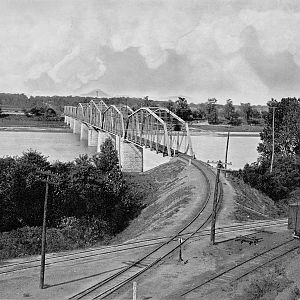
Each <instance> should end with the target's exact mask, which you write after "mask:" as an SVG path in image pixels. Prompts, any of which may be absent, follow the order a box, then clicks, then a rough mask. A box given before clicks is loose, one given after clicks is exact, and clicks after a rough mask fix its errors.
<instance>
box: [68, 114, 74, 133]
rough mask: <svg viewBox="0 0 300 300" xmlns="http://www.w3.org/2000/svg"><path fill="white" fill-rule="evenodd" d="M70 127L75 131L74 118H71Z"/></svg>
mask: <svg viewBox="0 0 300 300" xmlns="http://www.w3.org/2000/svg"><path fill="white" fill-rule="evenodd" d="M69 125H70V128H71V129H72V130H73V127H74V119H73V118H72V117H70V119H69Z"/></svg>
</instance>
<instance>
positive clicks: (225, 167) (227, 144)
mask: <svg viewBox="0 0 300 300" xmlns="http://www.w3.org/2000/svg"><path fill="white" fill-rule="evenodd" d="M229 136H230V131H228V134H227V143H226V152H225V166H224V170H225V171H224V174H225V177H226V176H227V172H226V169H227V156H228V146H229Z"/></svg>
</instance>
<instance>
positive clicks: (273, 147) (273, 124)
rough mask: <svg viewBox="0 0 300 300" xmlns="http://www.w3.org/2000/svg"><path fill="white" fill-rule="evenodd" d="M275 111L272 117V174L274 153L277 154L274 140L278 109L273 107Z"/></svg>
mask: <svg viewBox="0 0 300 300" xmlns="http://www.w3.org/2000/svg"><path fill="white" fill-rule="evenodd" d="M271 108H272V110H273V117H272V157H271V166H270V173H272V171H273V164H274V152H275V138H274V127H275V109H276V107H274V106H272V107H271Z"/></svg>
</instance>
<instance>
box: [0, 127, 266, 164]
mask: <svg viewBox="0 0 300 300" xmlns="http://www.w3.org/2000/svg"><path fill="white" fill-rule="evenodd" d="M191 138H192V144H193V148H194V152H195V155H196V158H197V159H200V160H203V161H207V160H214V161H216V160H219V159H221V160H224V158H225V149H226V139H227V137H226V134H222V133H203V134H201V135H198V136H192V137H191ZM259 141H260V139H259V136H258V134H257V136H247V135H246V134H245V135H243V134H242V135H241V134H239V135H235V134H231V136H230V143H229V152H228V161H229V162H232V165H231V166H230V168H231V169H238V168H242V167H243V166H244V165H245V164H246V163H251V162H254V161H256V159H257V151H256V148H257V145H258V143H259ZM28 149H33V150H37V151H39V152H41V153H42V154H43V155H45V156H47V157H48V159H49V161H55V160H60V161H72V160H74V158H76V157H78V156H79V155H80V154H85V153H86V154H88V155H92V154H94V153H95V152H96V147H87V143H86V142H82V141H80V140H79V136H78V135H75V134H73V133H71V132H48V131H0V157H3V156H7V155H9V156H15V155H18V156H19V155H22V152H24V151H26V150H28ZM153 157H155V156H153V155H152V156H151V160H152V159H153ZM146 160H147V157H146Z"/></svg>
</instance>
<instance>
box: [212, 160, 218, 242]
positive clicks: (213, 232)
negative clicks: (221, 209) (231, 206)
mask: <svg viewBox="0 0 300 300" xmlns="http://www.w3.org/2000/svg"><path fill="white" fill-rule="evenodd" d="M219 179H220V167H219V165H218V167H217V176H216V182H215V191H214V202H213V211H212V216H211V230H210V242H211V244H212V245H214V244H215V235H216V216H217V204H218V189H219Z"/></svg>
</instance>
